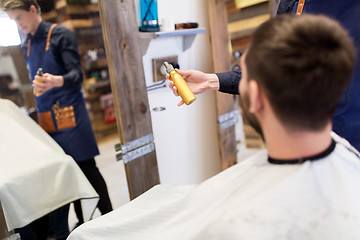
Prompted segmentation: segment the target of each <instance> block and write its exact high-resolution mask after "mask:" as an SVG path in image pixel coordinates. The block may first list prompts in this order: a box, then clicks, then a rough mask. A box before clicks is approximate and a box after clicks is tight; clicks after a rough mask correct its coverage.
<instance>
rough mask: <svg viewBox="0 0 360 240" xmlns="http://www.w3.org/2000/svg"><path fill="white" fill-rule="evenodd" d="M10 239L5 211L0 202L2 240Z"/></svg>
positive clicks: (0, 236)
mask: <svg viewBox="0 0 360 240" xmlns="http://www.w3.org/2000/svg"><path fill="white" fill-rule="evenodd" d="M8 237H10V235H9V232H8V229H7V225H6V221H5V216H4V211H3V208H2V205H1V202H0V239H7V238H8Z"/></svg>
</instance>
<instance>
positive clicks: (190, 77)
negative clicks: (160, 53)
mask: <svg viewBox="0 0 360 240" xmlns="http://www.w3.org/2000/svg"><path fill="white" fill-rule="evenodd" d="M176 72H178V73H179V74H180V75H181V76H182V77H183V78H184V80H185V81H186V83H187V84H188V85H189V87H190V89H191V91H192V92H193V93H194V94H199V93H202V92H205V91H207V90H219V87H220V84H219V78H218V77H217V75H216V74H214V73H203V72H201V71H196V70H188V71H181V70H178V69H176ZM166 78H167V79H170V75H169V74H167V75H166ZM169 88H170V89H172V91H173V93H174V95H175V96H179V93H178V91H177V89H176V87H175V85H174V82H173V81H170V83H169ZM183 104H184V101H182V100H181V101H180V102H179V103H178V106H181V105H183Z"/></svg>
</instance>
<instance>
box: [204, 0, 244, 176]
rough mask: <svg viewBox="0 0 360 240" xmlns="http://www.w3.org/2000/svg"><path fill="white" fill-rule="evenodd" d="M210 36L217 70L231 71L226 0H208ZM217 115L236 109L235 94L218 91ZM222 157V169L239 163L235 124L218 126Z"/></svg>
mask: <svg viewBox="0 0 360 240" xmlns="http://www.w3.org/2000/svg"><path fill="white" fill-rule="evenodd" d="M208 7H209V23H210V37H211V46H212V53H213V64H214V70H215V72H228V71H230V62H231V56H230V51H229V34H228V30H227V25H228V19H227V16H228V15H227V9H226V0H208ZM216 99H217V101H216V102H217V106H216V108H217V115H218V117H220V116H223V115H225V114H227V113H229V112H232V111H234V104H235V102H234V96H232V95H230V94H224V93H220V92H217V94H216ZM218 136H219V144H220V158H221V166H222V169H226V168H228V167H230V166H232V165H234V164H236V163H237V156H236V155H237V154H236V152H237V151H236V138H235V126H234V125H233V126H230V127H228V128H225V129H221V128H220V126H218Z"/></svg>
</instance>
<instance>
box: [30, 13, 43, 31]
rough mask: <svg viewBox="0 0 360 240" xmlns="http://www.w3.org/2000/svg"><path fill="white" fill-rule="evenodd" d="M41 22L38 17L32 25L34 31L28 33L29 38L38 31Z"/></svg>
mask: <svg viewBox="0 0 360 240" xmlns="http://www.w3.org/2000/svg"><path fill="white" fill-rule="evenodd" d="M41 21H42V18H41V17H40V16H38V17H37V19H36V21H35V23H34V30H33V31H31V32H30V34H31V36H34V35H35V33H36V31H37V30H38V29H39V26H40V23H41Z"/></svg>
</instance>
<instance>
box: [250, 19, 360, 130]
mask: <svg viewBox="0 0 360 240" xmlns="http://www.w3.org/2000/svg"><path fill="white" fill-rule="evenodd" d="M354 61H355V49H354V46H353V42H352V40H351V39H350V37H349V36H348V33H347V32H346V31H345V30H344V29H343V28H342V27H341V26H340V25H339V24H338V23H337V22H336V21H334V20H331V19H329V18H327V17H324V16H315V15H303V16H292V15H282V16H279V17H276V18H274V19H271V20H270V21H268V22H266V23H264V24H263V25H261V26H260V27H259V28H258V29H257V31H256V32H255V33H254V36H253V40H252V43H251V46H250V48H249V51H248V53H247V55H246V65H247V70H248V75H249V78H248V79H249V80H251V79H254V80H256V81H257V82H258V84H259V85H260V86H261V88H262V89H263V90H264V92H265V94H266V96H267V98H268V99H269V101H270V104H271V106H272V108H273V110H274V112H275V114H276V115H277V117H278V118H279V120H280V121H281V122H282V123H283V124H285V125H287V126H289V127H292V128H295V129H306V130H315V131H316V130H321V129H322V128H324V127H325V126H326V124H328V123H329V121H331V118H332V115H333V114H334V111H335V109H336V106H337V103H338V101H339V99H340V97H341V94H342V92H343V91H344V89H345V87H346V86H347V84H348V83H349V81H350V79H351V75H352V71H353V67H354Z"/></svg>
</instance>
